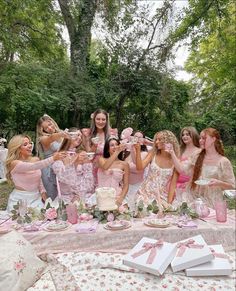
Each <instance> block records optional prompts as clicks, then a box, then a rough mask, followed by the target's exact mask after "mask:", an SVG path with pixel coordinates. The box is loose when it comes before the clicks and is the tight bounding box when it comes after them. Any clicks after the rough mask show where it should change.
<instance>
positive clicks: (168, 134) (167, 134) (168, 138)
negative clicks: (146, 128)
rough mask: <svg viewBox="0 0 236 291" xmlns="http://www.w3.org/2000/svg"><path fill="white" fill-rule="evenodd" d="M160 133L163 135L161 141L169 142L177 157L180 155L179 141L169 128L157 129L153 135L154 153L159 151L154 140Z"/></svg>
mask: <svg viewBox="0 0 236 291" xmlns="http://www.w3.org/2000/svg"><path fill="white" fill-rule="evenodd" d="M158 134H161V135H162V137H163V143H171V144H172V145H173V149H174V152H175V154H176V156H177V157H179V155H180V148H179V142H178V140H177V138H176V136H175V135H174V133H173V132H172V131H170V130H162V131H158V132H157V133H156V134H155V135H154V140H153V151H154V153H155V154H158V153H160V150H158V148H157V147H156V140H157V135H158Z"/></svg>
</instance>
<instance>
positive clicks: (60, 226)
mask: <svg viewBox="0 0 236 291" xmlns="http://www.w3.org/2000/svg"><path fill="white" fill-rule="evenodd" d="M69 226H70V224H69V223H68V222H66V221H60V222H58V223H50V224H48V225H47V226H45V228H44V230H47V231H62V230H66V229H67V228H68V227H69Z"/></svg>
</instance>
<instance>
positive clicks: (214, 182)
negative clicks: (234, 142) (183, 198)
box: [168, 128, 235, 208]
mask: <svg viewBox="0 0 236 291" xmlns="http://www.w3.org/2000/svg"><path fill="white" fill-rule="evenodd" d="M199 144H200V148H201V151H200V153H197V154H196V155H194V156H193V157H192V158H191V159H190V160H189V162H188V163H187V164H185V163H183V162H180V161H179V159H178V158H177V157H176V155H175V153H174V151H173V149H172V148H169V149H168V151H169V153H170V154H171V157H172V160H173V162H174V164H175V167H176V169H177V171H178V172H185V173H189V171H190V170H191V171H192V172H193V175H192V179H191V182H190V183H189V187H187V192H188V201H187V202H193V201H194V199H196V198H198V197H201V199H203V200H204V201H205V202H206V203H207V205H208V206H209V207H213V208H214V207H215V203H216V202H217V201H219V200H222V199H223V191H224V190H226V189H229V190H230V189H235V177H234V172H233V167H232V164H231V162H230V161H229V160H228V159H227V158H226V157H225V155H224V148H223V143H222V140H221V138H220V134H219V132H218V131H217V130H216V129H214V128H206V129H204V130H202V131H201V133H200V140H199ZM199 180H200V181H199Z"/></svg>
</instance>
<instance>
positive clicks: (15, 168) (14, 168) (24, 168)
mask: <svg viewBox="0 0 236 291" xmlns="http://www.w3.org/2000/svg"><path fill="white" fill-rule="evenodd" d="M65 157H66V153H64V152H56V153H54V154H53V156H52V157H49V158H47V159H44V160H41V161H37V162H34V163H28V162H24V161H20V160H15V161H13V162H12V163H11V172H12V173H14V172H15V173H21V172H28V171H34V170H41V169H43V168H46V167H48V166H49V165H50V164H52V163H53V162H54V161H57V160H61V159H64V158H65Z"/></svg>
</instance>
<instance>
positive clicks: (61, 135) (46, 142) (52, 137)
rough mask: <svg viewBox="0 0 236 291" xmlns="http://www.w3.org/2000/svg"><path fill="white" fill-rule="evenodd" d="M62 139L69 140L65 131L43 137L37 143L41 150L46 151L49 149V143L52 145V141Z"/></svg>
mask: <svg viewBox="0 0 236 291" xmlns="http://www.w3.org/2000/svg"><path fill="white" fill-rule="evenodd" d="M62 138H70V136H69V134H68V133H66V132H65V131H59V132H55V133H52V134H50V135H43V136H41V137H40V140H39V141H40V143H41V145H42V146H43V148H44V149H45V150H47V149H48V148H49V147H50V145H51V143H53V142H54V141H59V140H61V139H62Z"/></svg>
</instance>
